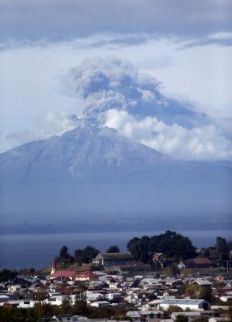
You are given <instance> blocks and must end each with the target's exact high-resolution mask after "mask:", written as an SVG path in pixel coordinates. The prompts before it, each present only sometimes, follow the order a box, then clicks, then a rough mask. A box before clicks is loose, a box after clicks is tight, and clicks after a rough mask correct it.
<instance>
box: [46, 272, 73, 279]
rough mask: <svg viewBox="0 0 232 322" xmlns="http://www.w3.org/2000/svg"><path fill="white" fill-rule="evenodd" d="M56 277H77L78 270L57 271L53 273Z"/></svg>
mask: <svg viewBox="0 0 232 322" xmlns="http://www.w3.org/2000/svg"><path fill="white" fill-rule="evenodd" d="M51 276H52V277H55V278H75V277H76V272H75V271H68V270H66V271H56V272H55V273H54V274H52V275H51Z"/></svg>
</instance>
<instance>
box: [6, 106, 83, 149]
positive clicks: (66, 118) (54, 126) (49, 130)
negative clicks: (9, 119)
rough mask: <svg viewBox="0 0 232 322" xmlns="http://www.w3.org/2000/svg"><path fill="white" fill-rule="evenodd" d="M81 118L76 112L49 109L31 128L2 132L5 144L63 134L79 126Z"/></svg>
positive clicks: (17, 143)
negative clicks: (69, 113) (4, 133)
mask: <svg viewBox="0 0 232 322" xmlns="http://www.w3.org/2000/svg"><path fill="white" fill-rule="evenodd" d="M78 124H79V119H78V117H77V116H76V115H75V114H71V115H68V114H67V113H66V112H57V113H54V112H52V111H49V112H47V113H44V114H40V115H39V116H38V117H37V118H36V119H35V120H34V122H33V126H32V128H31V130H27V131H16V132H13V133H11V134H9V135H7V136H5V137H4V136H3V135H2V134H1V141H2V142H3V143H4V145H6V146H7V145H9V144H10V145H11V147H14V146H17V145H20V144H23V143H26V142H28V141H34V140H41V139H47V138H49V137H50V136H53V135H62V134H63V133H64V132H66V131H69V130H72V129H74V128H75V127H77V126H78Z"/></svg>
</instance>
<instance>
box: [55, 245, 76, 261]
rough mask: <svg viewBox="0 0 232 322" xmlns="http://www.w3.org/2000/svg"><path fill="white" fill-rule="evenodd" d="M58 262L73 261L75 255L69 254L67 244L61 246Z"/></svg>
mask: <svg viewBox="0 0 232 322" xmlns="http://www.w3.org/2000/svg"><path fill="white" fill-rule="evenodd" d="M57 262H60V263H63V264H70V263H72V262H73V257H72V256H71V255H70V254H69V252H68V247H67V246H63V247H61V249H60V253H59V256H58V258H57Z"/></svg>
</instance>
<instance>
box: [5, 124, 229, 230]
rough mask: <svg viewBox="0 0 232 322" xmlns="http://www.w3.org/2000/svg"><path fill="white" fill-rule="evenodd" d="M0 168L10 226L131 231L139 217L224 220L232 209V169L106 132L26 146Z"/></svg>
mask: <svg viewBox="0 0 232 322" xmlns="http://www.w3.org/2000/svg"><path fill="white" fill-rule="evenodd" d="M0 169H1V173H0V175H1V196H0V198H1V200H0V202H1V213H2V217H3V224H4V225H12V224H13V225H16V224H22V223H23V222H26V223H31V224H32V223H35V224H38V223H40V222H41V221H46V222H47V223H54V222H56V223H60V224H64V223H65V222H73V223H74V222H75V223H76V222H92V223H94V222H96V221H97V222H98V223H100V222H102V223H106V222H108V223H109V224H111V223H112V220H116V219H117V223H120V222H121V223H125V222H127V223H128V224H129V225H130V224H131V223H133V222H134V221H136V220H138V221H141V213H142V214H143V215H144V216H145V217H146V218H148V217H149V216H151V220H153V222H155V221H157V220H159V218H161V217H162V216H163V214H165V215H167V216H169V215H170V216H171V215H172V214H173V215H176V214H181V215H182V216H183V215H185V216H186V218H188V219H190V218H191V216H192V215H194V216H195V218H199V217H200V216H202V215H203V216H208V217H209V216H211V217H212V220H214V221H215V220H216V221H218V220H219V219H220V218H219V216H220V215H221V216H224V217H225V218H229V215H230V209H232V207H231V201H230V195H229V194H230V189H231V182H232V180H231V179H232V168H231V163H230V162H206V161H204V162H192V161H174V160H171V159H169V158H166V157H165V156H163V155H162V154H160V153H158V152H156V151H154V150H152V149H149V148H147V147H145V146H143V145H140V144H136V143H133V142H130V141H128V140H126V139H125V138H122V137H119V136H118V135H117V134H116V133H115V132H114V131H113V130H110V129H107V128H105V129H100V128H97V127H94V126H85V127H78V128H76V129H74V130H72V131H69V132H66V133H64V134H63V135H62V136H59V137H57V136H54V137H51V138H49V139H47V140H42V141H37V142H31V143H28V144H25V145H22V146H20V147H18V148H16V149H13V150H11V151H8V152H5V153H2V154H1V155H0ZM115 214H117V218H116V216H115ZM136 214H138V216H137V215H136ZM160 214H162V215H160ZM136 216H137V217H136ZM149 218H150V217H149ZM171 220H172V219H171ZM197 220H198V219H197ZM145 221H146V219H145Z"/></svg>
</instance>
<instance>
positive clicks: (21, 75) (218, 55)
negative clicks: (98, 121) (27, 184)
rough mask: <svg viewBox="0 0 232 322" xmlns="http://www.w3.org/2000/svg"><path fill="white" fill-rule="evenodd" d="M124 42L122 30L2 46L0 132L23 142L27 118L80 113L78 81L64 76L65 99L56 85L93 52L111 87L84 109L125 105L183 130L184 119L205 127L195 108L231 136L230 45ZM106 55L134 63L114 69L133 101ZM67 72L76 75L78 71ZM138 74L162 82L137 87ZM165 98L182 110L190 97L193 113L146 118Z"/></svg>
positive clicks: (93, 97)
mask: <svg viewBox="0 0 232 322" xmlns="http://www.w3.org/2000/svg"><path fill="white" fill-rule="evenodd" d="M124 36H125V35H124ZM120 37H121V38H120ZM223 37H224V38H228V36H227V35H216V36H215V35H214V36H212V38H223ZM120 39H121V40H120ZM123 39H124V38H123V35H107V36H106V35H98V36H95V37H93V38H85V39H78V40H73V41H69V42H65V41H64V42H60V43H50V44H49V43H46V42H45V43H44V44H41V43H40V44H37V45H36V44H34V45H33V46H32V45H20V46H19V45H17V46H13V47H9V48H8V47H6V48H4V49H3V50H1V51H0V69H1V73H0V103H1V111H0V118H1V121H0V122H1V128H2V136H3V137H4V138H6V137H10V136H11V134H12V133H14V132H17V133H18V135H19V133H20V132H23V133H24V134H25V135H24V139H23V141H22V142H25V141H29V140H30V139H32V138H33V137H38V135H31V134H30V135H29V133H33V132H34V131H35V128H33V125H32V124H33V120H34V119H35V118H37V116H38V115H40V114H45V113H46V112H47V111H51V112H52V113H54V115H56V114H57V113H63V112H65V113H67V115H69V114H72V113H74V114H77V115H79V114H80V113H81V111H82V106H83V105H82V104H83V99H80V98H79V96H78V95H79V94H81V92H80V91H79V92H78V93H77V92H76V93H75V94H74V88H73V85H74V84H76V85H78V84H77V82H76V83H73V80H71V82H70V83H69V84H67V86H68V87H69V89H68V91H67V92H66V93H65V94H66V95H65V96H64V95H63V94H64V93H63V92H61V90H60V88H59V87H58V81H59V79H60V77H61V75H64V74H65V73H66V71H67V70H69V69H70V68H72V67H73V66H77V65H79V66H80V65H81V64H82V63H81V62H82V61H83V59H84V58H88V59H90V60H91V59H93V58H94V57H102V58H103V60H105V61H106V67H104V66H103V65H102V64H100V65H99V66H98V67H99V68H98V71H100V70H102V71H103V74H104V73H105V74H106V75H108V78H109V79H110V82H111V84H110V87H109V88H108V89H104V88H103V87H102V88H101V90H100V91H95V92H91V91H90V92H89V95H88V97H86V98H85V111H86V112H87V111H94V110H96V112H97V113H98V112H99V111H100V110H102V111H106V110H108V109H124V110H127V109H128V107H131V108H129V109H130V111H128V112H129V113H130V114H134V116H136V115H137V113H138V114H140V118H141V119H144V118H145V117H146V116H148V115H150V116H153V117H155V118H157V120H159V121H163V122H164V123H165V124H166V125H172V124H174V123H178V124H179V125H180V126H181V127H183V128H185V127H186V128H187V124H186V122H187V121H189V119H191V122H189V123H190V127H194V128H201V127H203V125H204V124H202V119H203V118H200V120H199V113H198V112H200V113H203V114H205V115H206V117H205V118H204V119H205V120H206V121H207V122H206V123H208V125H209V124H214V126H215V127H216V128H218V130H217V131H219V128H222V129H226V130H227V132H228V133H229V134H228V137H229V135H231V128H232V127H231V123H232V122H231V120H232V109H231V102H232V91H231V90H230V84H231V83H232V61H231V59H230V56H231V55H232V47H229V46H219V45H218V44H210V45H204V46H200V45H197V46H194V47H186V46H185V45H186V41H182V40H180V39H178V38H160V39H157V38H156V39H154V38H149V37H145V39H146V40H145V42H144V43H140V42H138V43H136V42H133V43H130V44H127V43H126V42H125V43H123V41H122V40H123ZM115 40H116V41H115ZM114 41H115V42H114ZM90 48H91V50H90ZM112 55H113V56H115V57H118V58H119V59H123V60H125V59H126V60H129V61H130V62H131V63H132V64H133V66H134V67H129V66H131V65H130V64H126V65H127V67H126V65H125V63H123V64H124V65H121V66H122V68H121V70H124V71H125V72H126V73H128V76H129V77H131V83H130V85H131V86H133V87H134V90H137V91H138V95H139V96H140V99H139V104H138V100H134V99H133V97H130V96H129V95H128V93H125V92H124V91H123V90H124V88H123V87H120V86H118V85H117V77H122V75H121V76H120V73H121V72H119V71H118V75H117V72H116V69H115V66H114V68H112V66H111V67H110V65H109V63H107V61H109V60H108V59H109V57H112ZM93 61H95V65H96V66H94V63H92V64H93V66H92V70H91V68H90V67H88V70H89V73H90V74H89V76H88V75H86V74H85V76H84V73H83V72H81V73H82V74H80V77H79V79H78V80H77V81H78V82H79V85H78V86H82V85H83V84H84V81H90V78H91V77H92V80H93V79H94V77H93V74H92V71H93V70H94V68H95V69H96V68H97V63H96V60H95V59H93ZM107 64H108V67H107ZM119 66H120V64H119ZM136 69H138V70H139V73H137V71H136ZM74 70H75V72H76V70H77V69H76V68H75V69H74ZM80 70H81V68H79V71H80ZM82 70H83V68H82ZM86 72H87V71H86ZM140 72H142V73H147V74H148V75H149V77H148V78H149V79H151V76H154V77H155V78H157V79H158V80H159V81H161V85H159V86H155V87H154V88H155V90H156V91H155V90H154V88H153V89H152V90H151V89H149V88H144V85H143V84H144V82H143V81H142V80H140V76H139V75H140ZM91 75H92V76H91ZM95 79H96V78H95ZM118 79H119V78H118ZM66 80H67V78H66ZM113 80H114V81H113ZM82 81H83V82H82ZM114 82H115V83H114ZM120 82H121V81H120ZM153 82H154V81H153ZM145 83H146V82H145ZM86 84H87V83H86ZM155 84H156V82H155ZM82 90H83V88H82ZM160 91H161V92H162V93H163V95H162V94H161V93H160ZM157 92H158V94H161V95H162V100H161V101H160V103H161V105H158V101H159V99H157ZM77 94H78V95H77ZM169 97H177V98H178V100H179V105H181V106H182V107H183V106H187V109H185V111H187V110H188V111H190V110H189V106H188V104H187V103H186V102H192V105H191V106H190V108H191V109H192V114H191V117H188V120H186V118H184V117H183V115H182V116H181V120H182V122H180V118H178V117H176V116H175V115H176V114H175V113H173V115H172V117H171V118H170V117H169V121H168V120H167V118H166V119H165V117H164V115H163V116H162V115H154V114H153V115H151V108H152V106H154V102H155V105H156V107H157V108H158V107H159V108H160V107H161V106H162V104H163V105H164V104H165V102H168V101H169ZM141 102H142V103H143V106H146V107H148V106H149V113H148V110H147V109H144V110H143V109H141V108H140V107H141V104H140V103H141ZM180 102H182V103H180ZM132 110H133V112H132ZM182 111H183V110H182ZM195 112H196V113H195ZM86 114H88V113H86ZM142 114H143V115H142ZM58 119H59V117H58ZM203 123H204V122H203ZM205 125H207V124H205ZM188 127H189V126H188ZM26 133H28V137H27V134H26ZM223 136H224V135H223ZM18 143H20V142H19V141H18ZM15 144H16V142H15V141H14V142H13V140H9V139H8V140H7V142H6V139H4V141H2V143H1V145H2V150H6V149H8V148H11V147H13V146H15Z"/></svg>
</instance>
